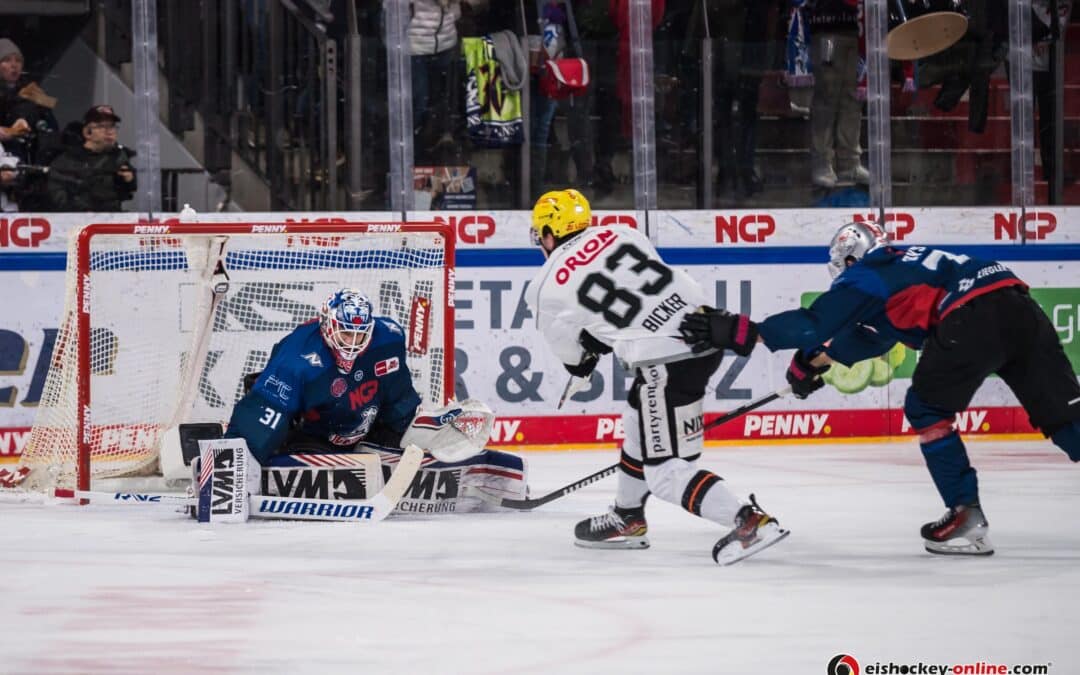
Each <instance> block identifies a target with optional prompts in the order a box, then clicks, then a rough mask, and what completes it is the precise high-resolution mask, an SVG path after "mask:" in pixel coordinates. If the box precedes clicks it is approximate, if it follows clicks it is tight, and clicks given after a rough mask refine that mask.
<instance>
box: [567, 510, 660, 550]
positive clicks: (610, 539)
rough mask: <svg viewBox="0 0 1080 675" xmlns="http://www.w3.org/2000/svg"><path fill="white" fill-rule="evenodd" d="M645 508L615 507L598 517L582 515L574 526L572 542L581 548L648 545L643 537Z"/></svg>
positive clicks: (642, 546)
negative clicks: (583, 516) (581, 519)
mask: <svg viewBox="0 0 1080 675" xmlns="http://www.w3.org/2000/svg"><path fill="white" fill-rule="evenodd" d="M648 530H649V527H648V525H647V524H646V522H645V507H644V506H639V507H637V508H636V509H622V508H619V507H618V506H613V507H611V510H610V511H608V512H607V513H605V514H603V515H600V516H593V517H592V518H586V519H585V520H583V521H581V522H580V523H578V524H577V526H576V527H575V528H574V543H575V544H576V545H578V546H583V547H585V548H649V538H648V537H646V536H645V533H646V532H648Z"/></svg>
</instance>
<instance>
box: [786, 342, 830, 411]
mask: <svg viewBox="0 0 1080 675" xmlns="http://www.w3.org/2000/svg"><path fill="white" fill-rule="evenodd" d="M828 369H829V366H814V365H812V364H811V363H810V357H809V356H807V355H805V354H803V351H802V350H801V349H800V350H798V351H796V352H795V356H793V357H791V365H789V366H788V369H787V381H788V384H790V385H791V393H792V394H794V395H795V398H800V399H801V398H806V397H807V396H809V395H810V394H813V393H814V392H815V391H817V390H818V389H821V388H822V387H824V386H825V380H823V379H821V375H822V373H824V372H825V371H826V370H828Z"/></svg>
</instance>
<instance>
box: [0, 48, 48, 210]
mask: <svg viewBox="0 0 1080 675" xmlns="http://www.w3.org/2000/svg"><path fill="white" fill-rule="evenodd" d="M23 64H24V61H23V54H22V50H20V49H19V46H18V45H16V44H15V43H14V42H12V41H11V40H9V39H7V38H0V141H2V142H3V144H4V147H5V149H6V152H7V154H10V155H13V156H14V157H16V158H17V159H18V161H19V163H21V164H32V165H39V166H45V165H47V164H48V163H49V162H51V161H52V160H53V158H55V157H56V156H57V155H58V154H60V151H61V149H62V148H61V146H60V135H59V133H58V129H59V125H58V124H57V123H56V117H54V116H53V113H52V108H53V107H55V106H56V99H55V98H53V97H52V96H49V95H48V94H46V93H45V92H44V90H42V88H41V87H40V86H39V85H38V84H37V83H36V82H33V81H31V80H30V78H29V77H28V76H27V75H26V74H25V73H24V72H23ZM16 184H17V186H18V187H17V188H11V184H7V183H5V188H6V189H7V188H11V189H14V190H15V191H17V192H18V193H19V195H20V196H19V206H20V209H21V210H23V211H36V210H44V209H45V208H47V199H46V181H45V176H44V174H43V173H41V172H32V171H28V172H23V173H20V174H19V178H18V180H17V181H16Z"/></svg>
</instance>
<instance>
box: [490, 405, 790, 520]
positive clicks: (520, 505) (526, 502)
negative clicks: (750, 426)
mask: <svg viewBox="0 0 1080 675" xmlns="http://www.w3.org/2000/svg"><path fill="white" fill-rule="evenodd" d="M790 393H791V387H783V388H781V389H777V390H776V391H774V392H773V393H771V394H768V395H767V396H762V397H761V398H759V399H757V400H755V401H750V402H749V403H747V404H746V405H743V406H740V407H738V408H736V409H734V410H732V411H731V412H729V413H727V414H726V415H722V416H720V417H717V418H716V419H714V420H713V421H711V422H709V423H708V424H706V425H705V426H704V427H702V431H701V433H704V432H705V431H706V430H708V429H712V428H713V427H716V426H720V425H721V424H724V423H725V422H730V421H731V420H733V419H735V418H737V417H742V416H743V415H745V414H746V413H748V412H750V411H751V410H757V409H758V408H760V407H761V406H763V405H766V404H769V403H772V402H773V401H775V400H776V399H778V398H780V397H781V396H786V395H788V394H790ZM618 470H619V465H618V464H612V465H611V466H609V467H607V468H605V469H600V470H599V471H597V472H596V473H592V474H589V475H588V476H585V477H584V478H582V479H581V480H577V481H574V482H573V483H570V484H569V485H564V486H563V487H561V488H559V489H558V490H555V491H554V492H549V493H548V494H546V495H544V496H543V497H537V498H536V499H510V498H503V497H498V496H496V495H493V494H491V493H490V492H486V491H484V489H483V488H480V487H475V488H473V490H472V491H473V492H474V493H475V494H476V496H478V497H479V498H480V499H483V500H484V501H485V502H487V503H489V504H495V505H496V506H502V507H503V508H507V509H518V510H520V511H528V510H530V509H535V508H536V507H538V506H543V505H544V504H547V503H549V502H553V501H555V500H556V499H559V498H560V497H565V496H566V495H568V494H570V493H571V492H577V491H578V490H580V489H581V488H583V487H586V486H588V485H592V484H593V483H595V482H596V481H598V480H601V479H604V478H607V477H608V476H611V475H613V474H614V473H615V472H616V471H618Z"/></svg>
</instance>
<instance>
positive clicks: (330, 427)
mask: <svg viewBox="0 0 1080 675" xmlns="http://www.w3.org/2000/svg"><path fill="white" fill-rule="evenodd" d="M419 405H420V396H419V394H417V393H416V389H415V388H414V387H413V383H412V377H411V376H410V374H409V368H408V366H407V365H406V363H405V335H404V333H403V332H402V330H401V327H400V326H399V325H398V324H396V323H395V322H393V321H392V320H390V319H386V318H383V317H376V318H375V328H374V330H373V331H372V335H371V342H370V344H368V347H367V349H365V350H364V352H363V353H362V354H360V355H359V356H357V357H356V360H355V361H354V362H353V366H352V368H351V369H350V370H349V372H347V373H343V372H341V371H340V370H339V369H338V367H337V365H336V364H335V361H334V356H333V354H331V352H330V349H329V348H328V347H327V346H326V343H325V342H324V341H323V338H322V336H321V335H320V334H319V323H318V322H317V321H310V322H308V323H305V324H302V325H300V326H298V327H297V328H295V329H294V330H293V331H292V332H291V333H290V334H289V335H287V336H285V338H283V339H282V340H281V341H280V342H278V343H277V344H276V345H274V348H273V351H271V353H270V360H269V361H268V362H267V364H266V367H265V368H264V369H263V371H262V374H261V375H259V378H258V379H257V380H256V381H255V384H254V386H252V388H251V391H249V392H248V393H247V394H246V395H245V396H244V397H243V398H242V399H240V401H239V402H237V404H236V406H235V407H234V408H233V412H232V418H231V419H230V420H229V428H228V435H229V436H236V437H242V438H243V439H244V440H246V441H247V444H248V449H249V450H251V454H253V455H254V456H255V457H256V458H257V459H258V460H259V461H260V462H261V463H264V464H265V463H266V461H267V459H268V458H269V456H270V455H271V454H273V453H274V452H275V451H276V450H277V449H278V448H279V447H280V446H281V444H282V443H283V442H284V441H285V438H286V436H287V435H288V432H289V430H290V429H296V430H298V431H301V432H303V433H304V434H306V435H308V436H311V437H314V438H317V439H320V440H325V441H327V442H329V443H331V444H333V445H338V446H341V447H342V449H346V448H349V447H351V446H352V445H354V444H355V443H356V442H357V441H359V440H362V439H365V438H368V439H369V440H371V438H372V437H373V436H372V431H373V430H375V429H377V428H379V427H382V428H383V429H385V430H386V431H387V432H389V435H388V437H393V436H396V437H397V438H400V435H401V434H402V433H404V432H405V429H407V428H408V426H409V423H410V422H412V418H413V415H414V414H415V413H416V409H417V407H419Z"/></svg>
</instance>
